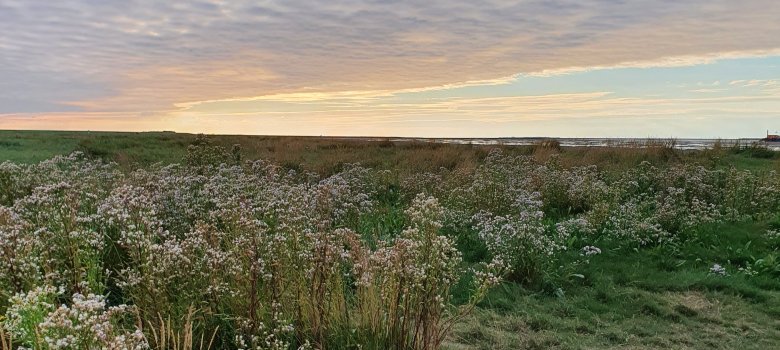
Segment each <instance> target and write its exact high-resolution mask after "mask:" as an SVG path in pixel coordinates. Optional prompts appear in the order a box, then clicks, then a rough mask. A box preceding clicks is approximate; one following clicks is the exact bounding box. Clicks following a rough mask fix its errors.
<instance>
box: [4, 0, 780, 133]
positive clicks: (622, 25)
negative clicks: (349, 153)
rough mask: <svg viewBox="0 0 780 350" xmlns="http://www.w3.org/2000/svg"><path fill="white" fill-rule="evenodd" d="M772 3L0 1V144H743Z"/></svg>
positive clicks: (765, 82)
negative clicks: (157, 140) (638, 140)
mask: <svg viewBox="0 0 780 350" xmlns="http://www.w3.org/2000/svg"><path fill="white" fill-rule="evenodd" d="M778 18H780V1H776V0H743V1H733V0H676V1H663V0H653V1H644V0H571V1H568V0H565V1H564V0H546V1H541V0H528V1H497V0H485V1H482V0H448V1H443V0H427V1H395V0H372V1H352V0H350V1H341V0H329V1H311V0H285V1H268V0H265V1H242V0H231V1H227V0H197V1H137V0H123V1H113V0H61V1H50V0H46V1H42V0H0V129H14V130H21V129H45V130H114V131H160V130H170V131H178V132H196V133H200V132H203V133H215V134H264V135H327V136H410V137H513V136H514V137H532V136H553V137H681V138H685V137H702V138H716V137H722V138H736V137H761V136H763V135H764V133H765V132H766V131H767V130H771V131H774V130H777V129H780V20H778Z"/></svg>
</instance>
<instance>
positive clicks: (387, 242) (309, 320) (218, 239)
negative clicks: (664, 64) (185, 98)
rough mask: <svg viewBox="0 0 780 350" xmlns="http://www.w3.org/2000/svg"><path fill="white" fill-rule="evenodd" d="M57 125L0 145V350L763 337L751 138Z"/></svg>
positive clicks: (768, 221)
mask: <svg viewBox="0 0 780 350" xmlns="http://www.w3.org/2000/svg"><path fill="white" fill-rule="evenodd" d="M20 135H22V136H25V137H27V138H26V139H24V140H26V141H21V140H22V139H23V138H20V139H19V140H20V141H16V142H18V143H19V144H27V145H30V144H36V143H37V144H42V143H46V142H47V141H42V139H40V138H35V137H33V136H34V135H35V134H34V133H29V134H24V133H22V134H20ZM41 135H44V134H41ZM45 135H49V136H51V135H52V134H50V133H47V134H45ZM65 135H72V136H73V137H75V138H77V140H78V141H76V142H75V143H72V144H71V146H73V147H75V148H73V149H71V148H72V147H71V146H62V145H63V144H68V142H70V141H68V142H64V143H63V144H59V145H60V146H62V147H61V148H60V149H58V150H57V151H55V150H47V151H44V152H43V153H40V154H41V155H45V156H46V157H49V156H52V157H53V158H51V159H48V160H43V161H38V159H35V157H36V156H35V154H36V153H35V152H29V154H30V155H31V156H30V157H31V158H29V159H21V158H19V157H18V154H22V152H21V151H20V152H17V153H13V152H16V151H8V150H6V151H4V152H9V153H6V154H17V158H13V157H8V158H12V159H13V160H15V162H5V163H2V164H1V165H0V252H2V254H0V314H2V315H3V316H2V321H0V322H1V324H2V326H3V327H2V333H0V339H1V344H2V349H6V348H11V347H14V346H23V347H27V348H36V349H59V348H77V349H93V348H95V349H97V348H110V349H143V348H154V349H193V348H194V349H206V348H211V349H231V348H232V349H239V348H240V349H266V348H276V349H287V348H322V347H324V348H364V349H366V348H375V349H384V348H399V349H431V348H438V347H445V348H456V349H458V348H485V349H492V348H512V349H514V348H539V349H547V348H609V347H633V348H702V349H704V348H707V349H709V348H724V349H726V348H736V347H742V348H746V349H749V348H755V349H764V348H771V347H772V346H774V345H775V344H778V343H779V342H780V331H779V330H778V329H780V327H778V326H780V323H779V322H778V321H777V320H778V319H780V301H779V300H780V260H779V259H780V257H779V256H778V254H779V253H778V249H779V248H780V233H779V232H780V177H778V176H777V173H776V170H777V169H778V163H780V162H778V160H777V159H778V158H777V156H776V155H775V154H774V153H771V152H769V153H767V152H763V151H762V150H761V149H747V150H745V149H714V150H708V151H699V152H680V151H676V150H674V149H672V148H670V147H668V145H664V144H660V143H659V144H654V145H649V146H651V147H646V148H614V149H613V148H610V149H588V150H584V149H561V148H560V147H558V146H557V145H555V144H552V143H547V144H542V145H538V146H535V147H497V148H496V147H483V146H471V145H461V146H457V145H438V144H425V143H403V144H394V143H391V142H378V143H376V142H375V143H370V142H365V141H359V140H319V139H301V138H257V139H252V138H250V137H245V139H244V137H213V138H203V137H196V136H193V135H180V134H169V133H161V134H140V135H135V134H100V135H99V136H100V137H93V135H87V134H75V133H69V134H63V135H60V136H65ZM117 137H119V138H118V139H117ZM9 138H10V137H9V136H5V139H4V140H8V139H9ZM154 140H157V141H154ZM237 140H238V144H239V146H235V147H234V146H233V144H232V143H231V142H234V141H237ZM242 140H249V141H247V142H241V141H242ZM5 142H6V143H11V141H5ZM125 142H126V143H127V144H126V143H125ZM130 143H138V144H140V145H146V146H145V147H148V148H149V149H152V150H155V149H159V150H158V151H154V152H149V153H143V152H140V151H138V155H133V154H134V153H133V152H135V151H134V150H133V149H134V148H133V147H129V146H127V145H128V144H130ZM50 144H52V145H54V144H55V143H50ZM123 145H124V146H123ZM260 145H262V146H260ZM13 147H16V146H13ZM13 147H11V148H13ZM6 148H8V147H6ZM23 149H28V148H27V147H23ZM140 149H143V147H140V146H139V150H140ZM72 150H78V151H79V152H77V153H70V152H71V151H72ZM46 152H53V153H52V154H47V153H46ZM57 153H64V154H65V155H60V156H54V154H57ZM261 156H264V157H261ZM145 157H148V158H145ZM258 158H266V159H271V160H270V161H269V160H257V159H258ZM354 160H361V161H363V164H362V165H359V164H352V161H354ZM177 163H178V164H177ZM315 171H317V172H315Z"/></svg>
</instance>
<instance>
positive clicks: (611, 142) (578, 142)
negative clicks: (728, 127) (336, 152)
mask: <svg viewBox="0 0 780 350" xmlns="http://www.w3.org/2000/svg"><path fill="white" fill-rule="evenodd" d="M549 139H550V138H500V139H491V138H484V139H483V138H474V139H458V138H452V139H423V138H391V139H389V140H390V141H396V142H403V141H423V142H442V143H456V144H475V145H533V144H536V143H538V142H539V141H542V140H549ZM553 139H554V140H557V141H558V142H560V143H561V146H569V147H572V146H573V147H606V146H613V147H614V146H643V145H645V144H647V142H660V143H666V140H663V139H616V138H615V139H613V138H553ZM371 140H377V141H379V140H387V139H386V138H381V139H380V138H372V139H371ZM718 141H720V143H721V145H722V146H723V147H730V146H733V145H735V144H739V145H742V146H749V145H752V144H753V143H756V142H759V143H761V144H762V145H766V146H767V148H769V149H771V150H774V151H780V142H762V141H761V140H760V139H720V140H718V139H675V140H674V142H675V148H677V149H707V148H712V146H713V145H714V144H715V143H716V142H718Z"/></svg>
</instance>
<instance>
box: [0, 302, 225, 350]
mask: <svg viewBox="0 0 780 350" xmlns="http://www.w3.org/2000/svg"><path fill="white" fill-rule="evenodd" d="M194 315H195V309H194V308H192V307H190V309H189V310H188V312H187V316H186V317H185V319H184V325H183V326H182V327H181V328H178V327H176V326H174V323H173V322H172V321H171V319H170V318H167V319H164V318H163V317H162V315H158V319H157V321H156V322H151V321H149V322H147V325H148V327H149V329H150V330H151V334H152V339H149V345H150V346H151V347H152V348H153V349H156V350H209V349H211V347H212V345H213V344H214V339H215V338H216V336H217V331H219V327H217V329H214V331H213V332H212V333H211V337H210V338H208V339H207V338H206V332H201V333H200V337H197V336H196V335H195V333H194ZM141 326H143V325H141ZM3 350H5V349H3Z"/></svg>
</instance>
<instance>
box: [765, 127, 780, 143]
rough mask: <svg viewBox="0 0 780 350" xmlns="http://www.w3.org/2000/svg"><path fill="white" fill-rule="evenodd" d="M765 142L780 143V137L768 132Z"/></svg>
mask: <svg viewBox="0 0 780 350" xmlns="http://www.w3.org/2000/svg"><path fill="white" fill-rule="evenodd" d="M764 141H770V142H780V135H777V134H770V133H769V130H767V131H766V138H765V139H764Z"/></svg>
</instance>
